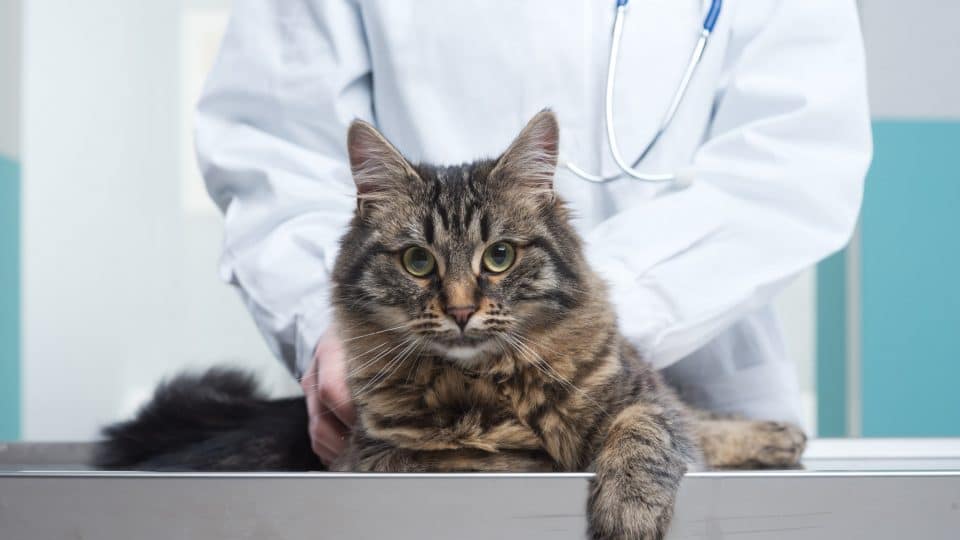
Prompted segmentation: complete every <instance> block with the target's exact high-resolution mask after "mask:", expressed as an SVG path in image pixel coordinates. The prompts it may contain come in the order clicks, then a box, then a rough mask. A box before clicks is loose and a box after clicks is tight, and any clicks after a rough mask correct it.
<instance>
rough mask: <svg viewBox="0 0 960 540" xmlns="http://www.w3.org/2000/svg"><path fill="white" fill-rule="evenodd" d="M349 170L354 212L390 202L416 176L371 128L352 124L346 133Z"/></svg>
mask: <svg viewBox="0 0 960 540" xmlns="http://www.w3.org/2000/svg"><path fill="white" fill-rule="evenodd" d="M347 153H348V154H349V155H350V170H351V172H352V173H353V181H354V183H356V185H357V211H359V212H360V214H361V215H363V212H364V209H366V208H370V207H371V206H376V205H377V204H378V203H379V202H382V201H385V200H389V199H391V198H393V197H394V196H395V195H396V194H397V192H399V191H400V190H402V189H403V185H404V184H406V182H408V181H409V180H410V179H411V177H416V176H417V173H416V171H414V170H413V167H411V166H410V163H408V162H407V160H406V159H404V157H403V155H401V154H400V152H399V151H398V150H397V149H396V148H394V147H393V145H392V144H390V142H389V141H387V139H386V138H384V136H383V135H381V134H380V132H379V131H377V130H376V128H374V127H373V126H371V125H370V124H368V123H367V122H364V121H363V120H354V121H353V123H352V124H350V130H349V131H348V132H347Z"/></svg>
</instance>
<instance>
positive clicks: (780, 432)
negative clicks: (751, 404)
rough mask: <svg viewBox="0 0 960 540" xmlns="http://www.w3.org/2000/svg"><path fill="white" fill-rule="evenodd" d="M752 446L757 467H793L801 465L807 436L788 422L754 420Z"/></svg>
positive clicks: (752, 459)
mask: <svg viewBox="0 0 960 540" xmlns="http://www.w3.org/2000/svg"><path fill="white" fill-rule="evenodd" d="M752 427H753V429H752V430H751V435H750V436H751V438H753V440H754V442H753V444H751V445H750V446H751V447H752V448H753V449H754V452H753V455H752V456H751V460H750V461H752V464H753V465H754V466H756V467H768V468H791V467H797V466H799V465H800V457H801V456H802V455H803V451H804V449H805V448H806V446H807V436H806V435H805V434H804V433H803V430H802V429H800V428H799V427H797V426H795V425H793V424H789V423H786V422H753V426H752Z"/></svg>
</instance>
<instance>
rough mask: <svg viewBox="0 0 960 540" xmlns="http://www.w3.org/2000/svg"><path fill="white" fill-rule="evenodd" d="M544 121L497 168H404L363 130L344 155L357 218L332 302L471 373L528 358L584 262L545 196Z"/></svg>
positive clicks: (572, 303) (489, 164) (547, 146)
mask: <svg viewBox="0 0 960 540" xmlns="http://www.w3.org/2000/svg"><path fill="white" fill-rule="evenodd" d="M557 137H558V133H557V124H556V120H555V118H554V116H553V114H552V113H549V112H543V113H540V114H538V115H537V116H536V117H534V119H533V120H531V121H530V123H529V124H528V125H527V127H526V128H525V129H524V131H523V132H522V133H521V134H520V136H519V137H518V138H517V139H516V140H515V141H514V143H513V144H512V145H511V146H510V148H509V149H508V150H507V151H506V152H505V153H504V155H503V156H501V157H500V158H499V159H497V160H490V161H482V162H477V163H473V164H468V165H463V166H456V167H446V168H434V167H430V166H413V165H410V164H409V163H407V162H406V161H405V160H404V159H403V157H402V156H400V154H399V153H397V151H396V150H395V149H394V148H393V147H392V146H390V145H389V143H387V142H386V140H384V139H383V138H382V137H381V136H380V135H379V134H378V133H377V132H376V131H375V130H374V129H373V128H372V127H371V126H369V125H367V124H362V123H355V124H354V125H353V126H352V127H351V130H350V137H349V140H348V146H349V149H350V156H351V164H352V166H353V171H354V178H355V180H356V182H357V187H358V193H359V196H358V208H357V216H356V217H355V219H354V221H353V223H352V225H351V229H350V232H349V233H348V234H347V235H346V236H345V238H344V240H343V246H342V249H341V255H340V257H339V258H338V261H337V271H336V273H335V281H336V283H337V289H336V294H335V296H336V301H337V302H339V303H340V305H341V306H345V307H346V308H347V309H349V310H350V311H351V312H352V313H355V314H357V315H358V316H360V317H363V318H364V320H368V321H373V322H374V323H375V324H376V325H377V326H379V327H380V328H382V329H383V330H388V329H390V330H389V331H391V332H397V333H398V334H399V335H402V336H404V337H405V338H407V339H408V341H409V343H410V347H417V348H418V351H424V352H427V353H432V354H436V355H439V356H443V357H446V358H449V359H450V360H453V361H459V362H461V363H464V364H467V365H476V364H477V363H479V362H481V361H482V360H483V359H485V358H489V357H491V356H492V355H496V354H498V353H500V352H502V351H505V350H515V351H516V350H520V351H522V350H523V349H524V347H525V346H526V343H527V340H528V338H529V335H530V333H531V332H535V331H536V329H537V328H542V327H543V326H544V325H548V324H550V323H551V321H556V320H557V318H559V317H563V316H564V313H566V312H568V311H569V310H571V309H574V308H575V307H576V305H577V303H578V301H579V299H580V297H581V296H582V289H581V279H580V268H581V267H582V264H583V263H582V256H581V253H580V246H579V242H578V240H577V237H576V234H575V233H574V232H573V230H572V228H571V227H570V225H569V223H568V218H567V212H566V210H565V208H564V206H563V204H562V203H561V202H560V201H558V199H557V198H556V197H555V196H554V194H553V191H552V178H553V174H554V169H555V167H556V160H557Z"/></svg>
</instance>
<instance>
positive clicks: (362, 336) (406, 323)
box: [341, 322, 410, 343]
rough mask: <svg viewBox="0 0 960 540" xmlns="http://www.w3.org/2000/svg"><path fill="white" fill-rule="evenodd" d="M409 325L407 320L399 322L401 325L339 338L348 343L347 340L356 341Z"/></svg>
mask: <svg viewBox="0 0 960 540" xmlns="http://www.w3.org/2000/svg"><path fill="white" fill-rule="evenodd" d="M409 325H410V323H409V322H405V323H403V324H401V325H398V326H394V327H393V328H385V329H383V330H377V331H376V332H370V333H369V334H363V335H361V336H353V337H351V338H347V339H344V340H341V341H342V342H343V343H349V342H351V341H356V340H358V339H363V338H365V337H370V336H375V335H377V334H383V333H386V332H395V331H397V330H401V329H404V328H407V327H408V326H409Z"/></svg>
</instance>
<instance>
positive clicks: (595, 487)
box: [587, 480, 673, 540]
mask: <svg viewBox="0 0 960 540" xmlns="http://www.w3.org/2000/svg"><path fill="white" fill-rule="evenodd" d="M651 491H652V492H654V493H655V492H656V491H658V490H657V489H653V490H651ZM624 495H625V494H624V493H618V492H617V490H616V489H615V488H614V487H613V486H609V485H600V484H599V483H598V482H596V481H595V480H594V481H592V482H591V489H590V499H589V502H588V504H587V523H588V529H587V538H591V539H593V540H627V539H630V540H634V539H637V540H660V539H662V538H663V537H664V536H665V535H666V531H667V527H668V526H669V524H670V519H671V517H672V514H673V504H672V500H669V502H667V504H662V503H661V504H658V502H659V501H655V500H647V499H645V498H639V497H637V498H633V497H625V496H624ZM655 498H656V497H655Z"/></svg>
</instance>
